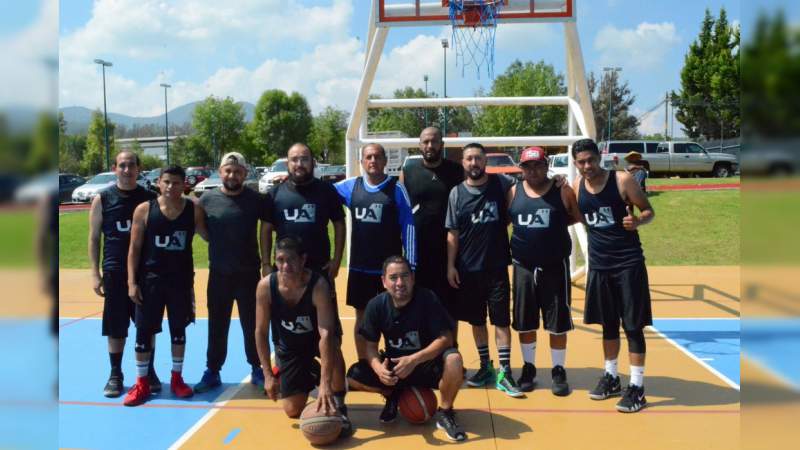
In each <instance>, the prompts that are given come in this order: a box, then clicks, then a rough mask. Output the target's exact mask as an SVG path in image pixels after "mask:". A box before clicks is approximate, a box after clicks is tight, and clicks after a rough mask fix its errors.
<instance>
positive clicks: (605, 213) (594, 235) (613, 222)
mask: <svg viewBox="0 0 800 450" xmlns="http://www.w3.org/2000/svg"><path fill="white" fill-rule="evenodd" d="M579 189H580V191H579V192H580V194H579V196H578V208H579V209H580V210H581V214H583V217H584V220H585V221H586V226H587V228H588V234H589V268H590V269H597V270H610V269H618V268H624V267H630V266H634V265H636V264H638V263H640V262H642V261H644V253H643V252H642V243H641V242H640V241H639V232H638V231H627V230H626V229H625V228H623V227H622V219H623V218H624V217H625V216H627V215H628V212H627V211H626V210H625V206H626V204H625V202H623V201H622V196H621V195H620V193H619V188H618V187H617V173H616V172H615V171H613V170H612V171H611V172H610V173H609V175H608V181H607V182H606V185H605V186H604V187H603V190H602V191H600V193H599V194H592V193H591V192H589V191H588V190H587V189H586V180H585V179H581V183H580V188H579Z"/></svg>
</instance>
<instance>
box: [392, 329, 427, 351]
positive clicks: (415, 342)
mask: <svg viewBox="0 0 800 450" xmlns="http://www.w3.org/2000/svg"><path fill="white" fill-rule="evenodd" d="M386 343H387V345H388V346H389V347H392V348H394V349H397V350H420V349H422V345H421V344H420V341H419V332H418V331H407V332H406V335H405V336H403V337H401V338H397V339H387V340H386Z"/></svg>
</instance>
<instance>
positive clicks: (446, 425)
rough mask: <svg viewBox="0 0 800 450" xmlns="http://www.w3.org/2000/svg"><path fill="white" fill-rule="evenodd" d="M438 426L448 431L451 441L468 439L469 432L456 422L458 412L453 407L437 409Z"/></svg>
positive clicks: (448, 437)
mask: <svg viewBox="0 0 800 450" xmlns="http://www.w3.org/2000/svg"><path fill="white" fill-rule="evenodd" d="M436 428H438V429H440V430H444V432H445V433H447V439H450V440H451V441H463V440H466V439H467V433H465V432H464V430H463V429H461V426H460V425H458V422H456V413H455V412H453V408H450V409H442V408H439V410H438V411H436Z"/></svg>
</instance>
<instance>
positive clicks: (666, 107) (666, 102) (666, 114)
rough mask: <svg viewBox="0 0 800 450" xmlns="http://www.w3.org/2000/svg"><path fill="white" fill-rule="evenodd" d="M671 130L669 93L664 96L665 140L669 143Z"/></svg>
mask: <svg viewBox="0 0 800 450" xmlns="http://www.w3.org/2000/svg"><path fill="white" fill-rule="evenodd" d="M668 130H669V92H667V93H666V94H664V140H665V141H668V140H669V137H668V134H667V133H668V132H669V131H668Z"/></svg>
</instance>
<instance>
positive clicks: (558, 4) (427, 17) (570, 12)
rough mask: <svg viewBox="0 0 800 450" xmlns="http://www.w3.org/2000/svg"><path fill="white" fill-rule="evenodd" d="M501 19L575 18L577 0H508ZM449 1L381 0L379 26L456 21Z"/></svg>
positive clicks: (499, 17) (501, 21)
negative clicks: (451, 14) (448, 4)
mask: <svg viewBox="0 0 800 450" xmlns="http://www.w3.org/2000/svg"><path fill="white" fill-rule="evenodd" d="M504 3H505V4H504V5H503V6H501V7H500V8H499V9H498V15H497V23H498V24H501V23H529V22H574V21H575V17H576V9H575V3H576V1H575V0H506V1H505V2H504ZM449 11H450V10H449V7H448V6H447V1H442V0H378V11H377V14H376V16H375V22H376V25H377V26H379V27H396V26H427V25H452V23H451V22H450V14H449Z"/></svg>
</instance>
